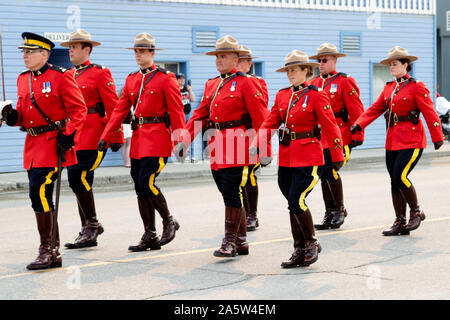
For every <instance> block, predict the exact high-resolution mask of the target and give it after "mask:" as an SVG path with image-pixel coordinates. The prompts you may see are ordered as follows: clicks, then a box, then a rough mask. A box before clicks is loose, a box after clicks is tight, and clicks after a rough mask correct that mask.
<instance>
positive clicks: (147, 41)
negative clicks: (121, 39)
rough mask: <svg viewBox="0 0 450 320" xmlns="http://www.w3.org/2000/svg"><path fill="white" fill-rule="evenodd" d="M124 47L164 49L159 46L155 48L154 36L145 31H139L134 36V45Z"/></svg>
mask: <svg viewBox="0 0 450 320" xmlns="http://www.w3.org/2000/svg"><path fill="white" fill-rule="evenodd" d="M125 49H130V50H134V49H150V50H164V49H161V48H156V46H155V38H153V37H152V36H151V35H149V34H148V33H146V32H142V33H139V34H138V35H137V36H136V37H135V38H134V47H132V48H125Z"/></svg>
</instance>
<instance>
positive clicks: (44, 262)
mask: <svg viewBox="0 0 450 320" xmlns="http://www.w3.org/2000/svg"><path fill="white" fill-rule="evenodd" d="M35 215H36V221H37V226H38V231H39V236H40V241H41V244H40V246H39V255H38V256H37V258H36V259H35V260H34V261H33V262H32V263H30V264H29V265H28V266H27V269H28V270H39V269H48V268H58V267H61V266H62V258H61V254H60V253H59V230H58V225H57V226H56V228H57V229H56V246H55V249H54V250H53V249H52V230H53V217H54V212H35Z"/></svg>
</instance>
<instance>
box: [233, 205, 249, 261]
mask: <svg viewBox="0 0 450 320" xmlns="http://www.w3.org/2000/svg"><path fill="white" fill-rule="evenodd" d="M242 210H243V211H242V215H241V222H240V224H239V229H238V232H237V237H236V252H237V254H238V255H241V256H244V255H248V251H249V247H248V242H247V225H246V217H245V214H244V209H242Z"/></svg>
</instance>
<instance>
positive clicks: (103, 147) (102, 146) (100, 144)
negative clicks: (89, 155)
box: [97, 139, 108, 151]
mask: <svg viewBox="0 0 450 320" xmlns="http://www.w3.org/2000/svg"><path fill="white" fill-rule="evenodd" d="M107 146H108V142H106V141H105V140H103V139H102V140H100V141H99V142H98V144H97V149H98V151H105V150H106V148H107Z"/></svg>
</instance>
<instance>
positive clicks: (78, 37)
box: [61, 29, 101, 47]
mask: <svg viewBox="0 0 450 320" xmlns="http://www.w3.org/2000/svg"><path fill="white" fill-rule="evenodd" d="M81 42H83V43H90V44H91V45H92V46H93V47H96V46H99V45H101V43H100V42H98V41H92V40H91V34H90V33H89V32H87V31H86V30H83V29H77V30H75V31H74V32H72V33H71V34H70V37H69V41H65V42H61V46H63V47H68V46H70V45H71V44H73V43H81Z"/></svg>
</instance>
